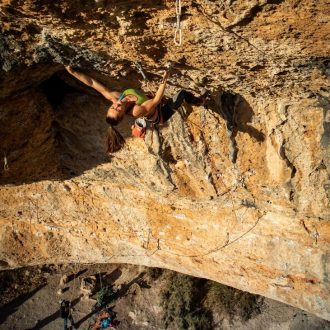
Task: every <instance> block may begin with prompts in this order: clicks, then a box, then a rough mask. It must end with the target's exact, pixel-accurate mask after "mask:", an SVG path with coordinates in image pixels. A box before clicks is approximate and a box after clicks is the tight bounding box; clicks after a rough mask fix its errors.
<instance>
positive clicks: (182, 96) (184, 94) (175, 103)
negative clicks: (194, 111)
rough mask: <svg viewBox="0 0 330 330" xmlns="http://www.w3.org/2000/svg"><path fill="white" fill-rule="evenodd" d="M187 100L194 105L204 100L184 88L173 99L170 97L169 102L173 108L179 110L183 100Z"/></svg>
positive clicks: (200, 103)
mask: <svg viewBox="0 0 330 330" xmlns="http://www.w3.org/2000/svg"><path fill="white" fill-rule="evenodd" d="M184 101H185V102H187V103H189V104H192V105H202V103H203V100H202V98H201V97H196V96H194V94H192V93H190V92H188V91H186V90H184V89H182V90H180V91H179V92H178V93H176V94H175V95H174V96H173V97H172V99H170V100H169V101H168V102H167V104H168V106H170V107H171V108H172V109H174V110H177V109H179V108H180V106H181V104H182V103H183V102H184Z"/></svg>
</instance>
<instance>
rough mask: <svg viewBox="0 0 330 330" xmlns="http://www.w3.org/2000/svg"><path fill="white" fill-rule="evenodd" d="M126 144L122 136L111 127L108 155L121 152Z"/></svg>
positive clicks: (108, 139)
mask: <svg viewBox="0 0 330 330" xmlns="http://www.w3.org/2000/svg"><path fill="white" fill-rule="evenodd" d="M124 144H125V140H124V138H123V137H122V136H121V134H120V133H119V132H118V131H117V130H116V129H115V128H114V127H113V126H112V125H110V126H109V128H108V132H107V153H108V154H109V153H113V152H116V151H118V150H120V149H121V148H122V147H123V146H124Z"/></svg>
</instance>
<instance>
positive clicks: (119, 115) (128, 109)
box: [66, 66, 207, 153]
mask: <svg viewBox="0 0 330 330" xmlns="http://www.w3.org/2000/svg"><path fill="white" fill-rule="evenodd" d="M66 70H67V71H68V72H69V73H70V74H71V75H72V76H74V77H75V78H77V79H78V80H80V81H81V82H82V83H84V84H85V85H87V86H89V87H92V88H94V89H95V90H96V91H98V92H99V93H101V94H102V95H103V96H104V97H105V98H106V99H107V100H109V101H111V102H112V105H111V106H110V107H109V109H108V111H107V115H106V121H107V123H108V124H109V129H108V134H107V152H108V153H112V152H115V151H118V150H120V149H121V147H122V146H123V145H124V143H125V141H124V138H123V137H122V136H121V135H120V133H119V132H118V131H117V130H116V129H115V128H114V126H116V125H118V124H119V123H120V122H121V120H122V119H123V118H124V116H125V115H130V116H132V117H134V118H144V119H145V120H146V121H147V122H149V123H151V124H152V125H161V124H163V123H165V122H166V121H167V120H169V119H170V118H171V117H172V115H173V114H174V112H175V110H177V109H179V107H180V106H181V104H182V103H183V102H184V101H185V102H187V103H189V104H192V105H197V106H200V105H202V104H203V103H204V100H205V97H206V95H207V91H205V92H204V93H203V94H202V95H201V96H199V97H195V96H194V95H193V94H192V93H190V92H188V91H186V90H180V91H179V92H178V93H177V94H175V95H174V96H173V97H172V98H171V99H169V100H167V101H166V102H164V103H163V102H162V98H163V96H164V92H165V87H166V82H167V79H168V77H169V70H166V71H165V72H164V75H163V79H162V81H161V83H160V85H159V88H158V90H157V92H156V94H155V95H154V97H152V98H149V97H147V96H146V95H145V93H143V92H142V91H139V90H137V89H133V88H130V89H126V90H125V91H124V92H122V93H119V92H117V91H113V90H110V89H109V88H108V87H106V86H104V85H103V84H101V83H100V82H98V81H97V80H95V79H94V78H92V77H90V76H88V75H87V74H85V73H82V72H78V71H76V70H74V69H73V68H72V67H70V66H67V67H66ZM137 123H138V121H137ZM132 133H133V135H135V136H140V137H143V134H145V130H139V131H136V130H135V131H134V126H132Z"/></svg>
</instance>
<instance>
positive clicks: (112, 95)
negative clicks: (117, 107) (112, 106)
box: [102, 90, 120, 102]
mask: <svg viewBox="0 0 330 330" xmlns="http://www.w3.org/2000/svg"><path fill="white" fill-rule="evenodd" d="M102 95H103V96H104V97H105V98H106V99H108V100H110V101H111V102H114V101H117V100H118V99H119V96H120V93H119V92H117V91H111V90H105V91H103V92H102Z"/></svg>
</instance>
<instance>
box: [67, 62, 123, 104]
mask: <svg viewBox="0 0 330 330" xmlns="http://www.w3.org/2000/svg"><path fill="white" fill-rule="evenodd" d="M65 68H66V70H67V71H68V72H69V73H70V74H71V75H72V76H74V77H75V78H77V79H78V80H80V81H81V82H82V83H84V84H85V85H87V86H89V87H92V88H94V89H95V90H96V91H98V92H99V93H101V94H102V95H103V96H104V97H105V98H106V99H108V100H110V101H112V102H115V101H116V100H117V99H118V97H119V96H120V93H119V92H116V91H111V90H110V89H109V88H107V87H106V86H104V85H102V84H101V83H100V82H99V81H97V80H95V79H93V78H92V77H90V76H88V75H87V74H85V73H82V72H78V71H75V70H73V69H72V68H71V67H70V66H66V67H65Z"/></svg>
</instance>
